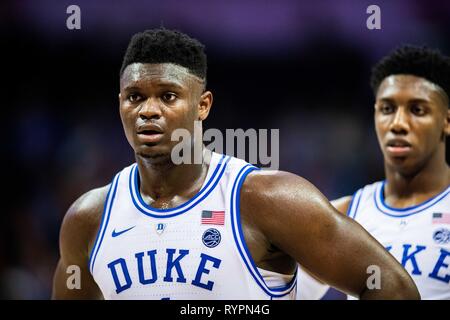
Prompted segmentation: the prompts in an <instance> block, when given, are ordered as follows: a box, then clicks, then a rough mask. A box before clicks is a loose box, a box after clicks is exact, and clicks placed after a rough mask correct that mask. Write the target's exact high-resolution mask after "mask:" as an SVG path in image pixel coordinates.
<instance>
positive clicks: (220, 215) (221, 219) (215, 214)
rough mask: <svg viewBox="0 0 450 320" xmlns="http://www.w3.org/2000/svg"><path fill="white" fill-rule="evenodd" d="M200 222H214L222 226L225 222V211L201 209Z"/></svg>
mask: <svg viewBox="0 0 450 320" xmlns="http://www.w3.org/2000/svg"><path fill="white" fill-rule="evenodd" d="M202 224H216V225H221V226H223V225H224V224H225V211H209V210H203V211H202Z"/></svg>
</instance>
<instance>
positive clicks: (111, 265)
mask: <svg viewBox="0 0 450 320" xmlns="http://www.w3.org/2000/svg"><path fill="white" fill-rule="evenodd" d="M117 264H120V267H121V269H122V273H123V275H124V277H125V281H126V283H125V284H123V285H121V284H120V281H119V277H118V276H117V271H116V265H117ZM108 268H109V269H110V270H111V274H112V277H113V280H114V284H115V285H116V293H121V292H122V291H124V290H126V289H128V288H130V287H131V283H132V282H131V278H130V274H129V273H128V268H127V263H126V261H125V259H123V258H119V259H117V260H114V261H113V262H110V263H109V264H108Z"/></svg>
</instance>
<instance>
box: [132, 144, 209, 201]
mask: <svg viewBox="0 0 450 320" xmlns="http://www.w3.org/2000/svg"><path fill="white" fill-rule="evenodd" d="M202 154H203V163H201V164H180V165H175V164H174V163H173V162H172V161H171V159H170V158H168V159H167V161H166V162H163V163H161V162H160V163H158V164H154V163H148V162H146V161H143V160H142V159H137V164H138V167H139V179H140V192H141V194H142V195H143V196H144V198H145V196H148V197H150V198H152V199H154V200H157V199H160V198H172V197H175V196H185V195H186V194H190V193H196V192H197V191H198V190H200V188H201V186H202V185H203V182H204V180H205V178H206V176H207V172H208V168H209V163H210V158H211V152H210V151H209V150H207V149H206V148H204V152H203V153H202ZM197 189H198V190H197Z"/></svg>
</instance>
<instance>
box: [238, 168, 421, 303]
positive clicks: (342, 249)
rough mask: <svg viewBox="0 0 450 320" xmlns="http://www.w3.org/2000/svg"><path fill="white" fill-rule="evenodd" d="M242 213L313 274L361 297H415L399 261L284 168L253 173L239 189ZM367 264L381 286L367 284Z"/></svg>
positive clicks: (413, 285)
mask: <svg viewBox="0 0 450 320" xmlns="http://www.w3.org/2000/svg"><path fill="white" fill-rule="evenodd" d="M241 212H245V214H246V215H247V214H249V213H250V212H252V214H251V217H252V220H253V223H254V224H255V225H257V226H258V229H259V230H261V232H262V234H263V235H264V236H265V237H266V240H267V241H268V242H269V243H271V244H272V245H273V246H275V247H277V248H279V249H280V250H281V251H283V252H285V253H287V254H289V255H290V256H291V257H292V258H294V259H295V260H296V261H298V262H299V263H300V264H301V265H302V266H304V267H305V268H306V269H308V270H309V271H310V272H311V273H312V274H313V275H314V276H315V277H317V278H319V279H320V280H322V281H324V282H326V283H327V284H329V285H331V286H333V287H335V288H338V289H339V290H341V291H343V292H345V293H347V294H350V295H353V296H357V297H360V298H361V299H419V298H420V295H419V292H418V291H417V288H416V286H415V284H414V282H413V280H412V279H411V277H410V276H409V275H408V273H407V272H406V271H405V270H404V269H403V268H402V266H401V265H400V264H399V263H398V262H397V261H396V260H395V258H394V257H392V256H391V255H390V254H389V253H388V252H387V251H386V250H385V249H384V248H383V246H381V244H380V243H378V242H377V241H376V240H375V239H374V238H373V237H372V236H371V235H370V234H369V233H367V232H366V231H365V230H364V229H363V228H362V227H361V226H360V225H359V224H358V223H356V222H355V221H353V220H352V219H350V218H348V217H347V216H345V215H343V214H340V213H338V212H337V211H336V210H335V209H334V208H333V207H332V206H331V204H330V202H329V201H328V200H327V199H326V198H325V196H323V195H322V194H321V193H320V191H318V190H317V189H316V188H315V187H314V186H313V185H312V184H311V183H309V182H308V181H306V180H305V179H303V178H301V177H298V176H296V175H294V174H290V173H286V172H268V171H265V172H264V171H262V172H253V173H251V174H249V176H248V177H247V179H246V180H245V182H244V184H243V187H242V190H241ZM369 266H377V267H378V268H379V270H380V279H381V287H380V289H372V290H370V289H368V287H367V280H368V278H369V276H370V275H371V274H370V273H368V271H367V268H368V267H369Z"/></svg>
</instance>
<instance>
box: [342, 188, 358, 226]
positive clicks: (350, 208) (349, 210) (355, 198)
mask: <svg viewBox="0 0 450 320" xmlns="http://www.w3.org/2000/svg"><path fill="white" fill-rule="evenodd" d="M360 196H361V189H358V190H356V192H355V193H354V194H353V196H352V201H351V202H350V205H349V206H348V208H347V213H346V214H347V216H348V217H349V218H352V219H353V217H352V215H353V214H354V212H355V211H354V210H353V209H354V208H355V203H356V202H358V200H359V199H361V198H360ZM358 205H359V203H358Z"/></svg>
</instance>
